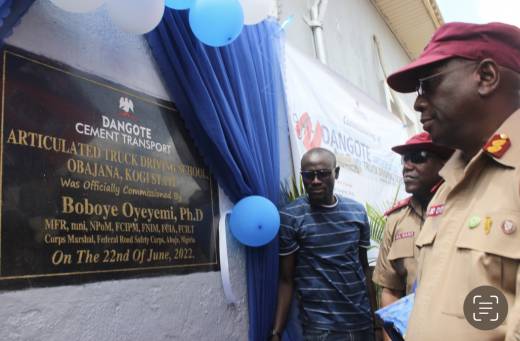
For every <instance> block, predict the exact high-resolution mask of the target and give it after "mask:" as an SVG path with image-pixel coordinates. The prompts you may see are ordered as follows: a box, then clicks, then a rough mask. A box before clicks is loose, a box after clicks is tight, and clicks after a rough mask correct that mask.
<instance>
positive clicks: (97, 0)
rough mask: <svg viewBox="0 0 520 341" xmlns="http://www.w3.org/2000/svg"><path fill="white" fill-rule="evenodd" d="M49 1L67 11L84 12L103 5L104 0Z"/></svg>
mask: <svg viewBox="0 0 520 341" xmlns="http://www.w3.org/2000/svg"><path fill="white" fill-rule="evenodd" d="M51 2H52V3H53V4H54V5H56V6H58V7H59V8H61V9H64V10H66V11H69V12H74V13H86V12H91V11H93V10H95V9H96V8H98V7H99V6H101V5H103V3H104V2H105V0H51Z"/></svg>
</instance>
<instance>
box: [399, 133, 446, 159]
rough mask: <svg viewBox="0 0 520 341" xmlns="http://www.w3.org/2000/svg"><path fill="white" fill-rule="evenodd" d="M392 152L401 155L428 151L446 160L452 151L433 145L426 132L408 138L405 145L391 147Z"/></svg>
mask: <svg viewBox="0 0 520 341" xmlns="http://www.w3.org/2000/svg"><path fill="white" fill-rule="evenodd" d="M392 150H393V151H394V152H396V153H397V154H401V155H403V154H406V153H408V152H411V151H414V150H429V151H431V152H433V153H435V154H437V155H439V156H440V157H442V158H446V159H447V158H449V157H450V156H451V154H453V149H451V148H448V147H443V146H439V145H437V144H434V143H433V142H432V138H431V136H430V134H428V133H426V132H423V133H420V134H416V135H414V136H412V137H410V138H409V139H408V140H407V141H406V143H405V144H401V145H399V146H395V147H392Z"/></svg>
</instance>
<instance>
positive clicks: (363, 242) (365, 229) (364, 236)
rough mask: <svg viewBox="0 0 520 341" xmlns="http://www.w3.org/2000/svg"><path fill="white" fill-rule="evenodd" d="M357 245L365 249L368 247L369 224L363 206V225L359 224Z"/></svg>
mask: <svg viewBox="0 0 520 341" xmlns="http://www.w3.org/2000/svg"><path fill="white" fill-rule="evenodd" d="M359 246H360V247H363V248H365V249H368V248H369V247H370V224H369V222H368V216H367V213H366V211H365V209H364V208H363V225H362V226H361V230H360V234H359Z"/></svg>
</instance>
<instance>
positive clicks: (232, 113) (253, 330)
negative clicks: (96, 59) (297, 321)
mask: <svg viewBox="0 0 520 341" xmlns="http://www.w3.org/2000/svg"><path fill="white" fill-rule="evenodd" d="M279 32H280V28H279V26H278V24H277V23H276V22H274V21H266V22H264V23H261V24H258V25H254V26H246V27H245V28H244V30H243V32H242V33H241V35H240V36H239V38H238V39H237V40H235V41H234V42H233V43H232V44H230V45H228V46H225V47H222V48H212V47H208V46H205V45H203V44H202V43H201V42H200V41H199V40H198V39H197V38H195V37H194V36H193V34H192V32H191V30H190V27H189V24H188V16H187V11H175V10H170V9H166V11H165V14H164V18H163V20H162V21H161V23H160V24H159V26H158V27H157V28H156V29H155V30H153V31H152V32H151V33H149V34H147V36H146V38H147V40H148V43H149V45H150V47H151V50H152V53H153V56H154V57H155V59H156V61H157V64H158V66H159V68H160V71H161V74H162V77H163V80H164V82H165V84H166V87H167V89H168V91H169V93H170V96H171V98H172V99H173V100H174V102H175V103H176V105H177V107H178V109H179V111H180V114H181V116H182V117H183V119H184V121H185V123H186V126H187V128H188V131H189V132H190V134H191V135H192V137H193V139H194V141H195V144H196V145H197V147H198V148H199V150H200V152H201V154H202V156H203V158H204V159H205V161H206V163H207V165H208V167H209V168H210V171H211V172H212V174H213V175H214V176H215V178H216V179H217V181H218V183H219V185H220V186H221V187H222V189H223V190H224V192H225V193H226V194H227V195H228V196H229V197H230V199H231V200H232V201H233V202H236V201H238V200H240V199H241V198H243V197H245V196H248V195H253V194H257V195H262V196H265V197H267V198H269V199H270V200H271V201H273V202H274V203H278V201H279V187H280V185H279V184H280V176H279V149H278V129H277V115H286V112H285V111H286V109H285V108H286V106H285V103H286V102H285V94H284V89H283V81H282V72H281V68H280V53H279V52H280V51H279V48H280V45H279V42H280V39H279V37H278V35H279ZM246 252H247V262H246V264H247V265H246V266H247V291H248V306H249V323H250V325H249V339H250V340H255V341H256V340H258V341H265V340H266V339H267V337H268V335H269V333H270V329H271V327H272V322H273V319H274V312H275V309H276V298H277V297H276V296H277V282H278V241H277V240H276V238H275V240H274V241H273V242H272V243H271V244H269V245H267V246H265V247H262V248H248V249H247V251H246Z"/></svg>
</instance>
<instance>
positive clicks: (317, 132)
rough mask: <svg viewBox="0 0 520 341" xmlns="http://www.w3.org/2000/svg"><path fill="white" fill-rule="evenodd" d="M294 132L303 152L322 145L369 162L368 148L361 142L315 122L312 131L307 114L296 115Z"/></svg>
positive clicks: (310, 121)
mask: <svg viewBox="0 0 520 341" xmlns="http://www.w3.org/2000/svg"><path fill="white" fill-rule="evenodd" d="M293 117H294V118H295V121H296V122H295V126H294V128H295V132H296V137H297V138H298V139H299V140H302V139H303V141H302V142H303V145H304V147H305V150H309V149H312V148H316V147H322V143H323V144H325V145H327V146H328V147H329V148H330V149H333V150H335V151H339V152H343V153H348V154H350V155H353V156H355V157H357V158H359V159H361V160H363V161H367V162H370V148H369V147H368V145H366V144H364V143H363V142H361V141H358V140H356V139H354V138H353V137H351V136H348V135H347V134H345V133H344V132H340V131H336V130H335V129H331V128H328V127H327V126H325V125H323V124H321V123H320V121H316V125H315V127H314V129H313V127H312V120H311V117H310V115H309V113H307V112H304V113H303V114H302V115H301V116H300V117H299V118H298V117H297V116H296V114H295V115H294V116H293Z"/></svg>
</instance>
